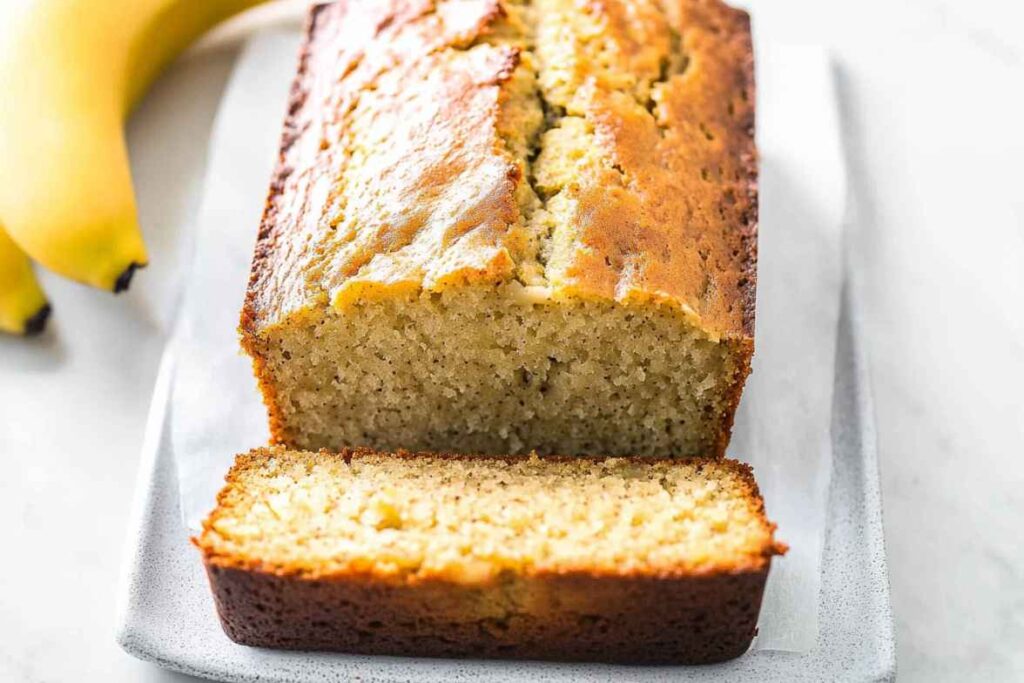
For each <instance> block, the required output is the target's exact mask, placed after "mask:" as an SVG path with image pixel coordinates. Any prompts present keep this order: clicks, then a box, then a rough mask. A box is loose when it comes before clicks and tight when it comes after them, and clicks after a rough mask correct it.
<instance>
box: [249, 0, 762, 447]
mask: <svg viewBox="0 0 1024 683" xmlns="http://www.w3.org/2000/svg"><path fill="white" fill-rule="evenodd" d="M753 121H754V83H753V73H752V53H751V41H750V33H749V24H748V18H747V16H746V14H744V13H743V12H741V11H738V10H734V9H731V8H729V7H727V6H725V5H723V4H722V3H721V2H719V1H718V0H660V1H659V0H600V1H595V2H577V1H575V0H532V2H531V1H526V0H521V1H519V2H515V1H513V0H507V1H499V0H402V1H399V0H362V1H360V0H342V1H340V2H337V3H334V4H328V5H321V6H318V7H315V8H313V10H312V13H311V18H310V21H309V25H308V33H307V37H306V40H305V43H304V46H303V48H302V52H301V60H300V65H299V70H298V75H297V77H296V80H295V83H294V86H293V89H292V100H291V106H290V110H289V113H288V117H287V120H286V123H285V132H284V137H283V141H282V147H281V156H280V163H279V166H278V169H277V171H276V175H275V177H274V179H273V182H272V186H271V191H270V196H269V199H268V202H267V206H266V211H265V215H264V217H263V221H262V225H261V229H260V232H259V238H258V242H257V245H256V251H255V256H254V259H253V265H252V275H251V281H250V285H249V291H248V296H247V299H246V301H245V306H244V310H243V313H242V322H241V332H242V337H243V345H244V347H245V348H246V349H247V351H248V353H249V354H250V355H251V356H252V358H253V361H254V368H255V373H256V375H257V377H258V379H259V384H260V387H261V389H262V392H263V395H264V398H265V402H266V404H267V407H268V409H269V414H270V422H271V430H272V433H273V436H274V438H275V440H276V441H277V442H280V443H284V444H288V445H290V446H293V447H300V448H310V449H316V448H332V449H336V448H341V447H346V446H356V445H362V446H372V447H377V448H383V449H397V448H409V449H414V450H445V451H448V450H451V451H461V452H483V453H493V454H501V453H522V452H529V451H531V450H535V451H537V452H539V453H542V454H544V453H561V454H566V455H575V454H581V453H588V452H590V453H601V454H606V455H650V456H687V455H694V454H701V455H719V454H721V453H722V451H723V450H724V448H725V446H726V444H727V442H728V439H729V433H730V428H731V425H732V420H733V414H734V411H735V409H736V405H737V402H738V401H739V396H740V392H741V390H742V386H743V383H744V380H745V378H746V375H747V373H748V368H749V362H750V357H751V354H752V351H753V325H754V277H755V262H756V256H755V232H756V209H757V200H756V163H755V150H754V140H753Z"/></svg>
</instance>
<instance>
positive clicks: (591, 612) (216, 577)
mask: <svg viewBox="0 0 1024 683" xmlns="http://www.w3.org/2000/svg"><path fill="white" fill-rule="evenodd" d="M773 532H774V525H772V524H771V523H770V522H768V521H767V520H766V519H765V516H764V507H763V504H762V501H761V498H760V496H759V494H758V490H757V485H756V484H755V483H754V480H753V477H752V475H751V472H750V469H749V467H747V466H746V465H742V464H740V463H737V462H734V461H730V460H688V459H636V458H601V459H597V458H589V457H577V458H543V459H542V458H538V457H536V456H518V457H484V456H480V457H473V456H456V455H435V454H408V453H398V454H397V455H396V454H382V453H376V452H373V451H369V450H355V451H344V452H342V453H337V454H334V453H327V452H321V453H311V452H295V451H287V450H284V449H280V448H278V449H273V448H272V449H259V450H254V451H252V452H251V453H249V454H246V455H241V456H239V457H238V459H237V461H236V463H235V466H234V468H233V469H232V470H231V472H230V473H229V475H228V477H227V486H226V487H225V488H224V489H223V490H222V491H221V493H220V495H219V496H218V504H217V508H216V509H215V510H214V511H213V512H212V513H211V514H210V516H209V517H208V519H207V520H206V521H205V523H204V525H203V531H202V533H201V535H200V536H199V537H198V538H196V539H194V542H195V543H196V545H197V546H198V547H199V548H200V549H201V551H202V553H203V557H204V560H205V564H206V568H207V572H208V575H209V579H210V583H211V586H212V588H213V594H214V597H215V599H216V604H217V609H218V612H219V614H220V618H221V622H222V624H223V626H224V630H225V631H226V632H227V634H228V635H229V636H230V637H231V638H232V639H233V640H235V641H237V642H239V643H242V644H245V645H254V646H262V647H276V648H292V649H325V650H340V651H345V652H354V653H372V654H393V655H424V656H483V657H512V658H530V659H559V660H593V661H613V662H680V663H698V662H715V661H721V660H725V659H729V658H731V657H736V656H738V655H739V654H741V653H743V652H744V651H745V650H746V649H747V647H748V646H749V644H750V641H751V639H752V638H753V636H754V633H755V627H756V624H757V617H758V610H759V609H760V604H761V595H762V591H763V589H764V584H765V579H766V577H767V575H768V568H769V564H770V562H771V558H772V556H773V555H775V554H777V553H779V552H782V551H784V547H783V546H782V545H781V544H779V543H777V542H775V541H774V539H773Z"/></svg>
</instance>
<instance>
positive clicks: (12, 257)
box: [0, 230, 50, 335]
mask: <svg viewBox="0 0 1024 683" xmlns="http://www.w3.org/2000/svg"><path fill="white" fill-rule="evenodd" d="M49 316H50V304H49V303H47V301H46V295H45V294H43V290H42V288H41V287H40V286H39V283H38V282H36V276H35V273H33V272H32V264H31V263H30V262H29V260H28V257H27V256H25V254H24V253H23V252H22V251H21V249H18V245H16V244H15V243H14V242H12V241H11V238H10V237H8V236H7V233H5V232H4V231H3V230H0V331H2V332H8V333H10V334H26V335H28V334H38V333H40V332H42V331H43V327H45V326H46V319H47V318H48V317H49Z"/></svg>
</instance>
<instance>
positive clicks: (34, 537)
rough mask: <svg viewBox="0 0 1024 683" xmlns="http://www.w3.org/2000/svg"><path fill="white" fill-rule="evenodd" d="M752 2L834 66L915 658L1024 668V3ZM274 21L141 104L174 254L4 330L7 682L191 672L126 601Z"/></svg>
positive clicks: (150, 197)
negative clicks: (224, 137)
mask: <svg viewBox="0 0 1024 683" xmlns="http://www.w3.org/2000/svg"><path fill="white" fill-rule="evenodd" d="M744 4H746V5H748V6H749V7H750V8H751V9H752V10H753V14H754V21H755V25H756V24H762V25H767V24H772V31H773V33H774V34H775V35H782V36H784V37H785V38H786V39H787V41H788V42H794V43H808V44H823V45H826V46H829V47H830V48H832V49H833V51H834V54H835V55H836V58H837V62H838V64H839V69H840V75H841V78H840V98H841V104H842V115H843V118H844V123H845V132H846V135H847V144H848V154H849V163H850V171H851V186H852V190H853V192H854V194H855V196H856V198H857V204H856V210H855V211H854V212H853V222H852V224H851V225H850V227H849V243H850V246H851V250H852V254H853V261H854V264H855V267H856V268H857V269H858V270H859V272H860V281H861V283H862V286H863V290H864V301H865V303H866V306H865V308H866V323H867V330H868V334H869V337H870V339H869V348H870V351H871V360H872V365H873V372H872V375H873V379H874V389H875V401H876V408H877V412H878V425H879V446H880V458H881V467H882V479H883V491H884V496H885V501H884V502H885V509H886V534H887V544H888V554H889V568H890V573H891V577H892V591H893V607H894V611H895V613H896V626H897V639H898V663H899V671H900V677H901V678H902V679H905V680H927V681H938V680H967V679H976V680H989V681H1009V680H1022V679H1024V647H1021V643H1024V616H1022V615H1024V532H1022V531H1021V528H1022V527H1024V399H1022V398H1021V393H1020V389H1019V385H1020V384H1021V382H1022V381H1024V316H1022V315H1021V313H1022V310H1024V34H1022V32H1021V28H1022V27H1024V5H1022V4H1021V3H1020V2H1018V1H1017V0H1005V1H1000V0H975V1H974V2H971V3H957V2H953V1H952V0H950V1H949V2H943V1H942V0H901V1H899V2H891V1H887V0H866V1H865V2H860V3H851V2H841V1H839V0H832V1H829V2H825V1H823V0H750V1H749V2H747V3H744ZM279 13H280V12H279V11H277V10H274V11H271V12H270V14H279ZM267 14H268V13H267V12H265V11H264V12H263V15H262V16H264V18H265V17H266V16H267ZM259 21H260V19H259V18H258V17H257V18H249V20H248V21H247V22H243V23H242V24H241V25H237V24H236V25H235V26H234V28H233V30H227V31H221V32H220V35H219V38H217V39H215V40H211V41H207V42H206V43H205V44H204V45H203V46H201V47H200V49H198V50H195V51H193V52H192V53H190V54H189V55H188V56H187V57H186V58H185V59H184V60H183V61H181V62H180V63H179V64H177V65H176V66H175V67H174V68H173V69H172V70H171V71H170V72H169V73H168V75H167V77H166V78H164V79H163V80H162V81H161V82H160V83H158V84H157V86H156V88H155V89H154V91H153V92H152V93H151V94H150V96H149V97H148V98H147V99H146V101H145V102H144V103H143V104H142V106H141V108H140V110H139V111H138V112H137V113H136V114H135V116H134V117H133V119H132V121H131V124H130V126H129V135H128V138H129V147H130V150H131V156H132V163H133V167H134V171H135V181H136V186H137V192H138V197H139V203H140V211H141V217H142V221H143V224H144V226H145V232H146V239H147V242H148V244H149V248H150V252H151V255H152V260H153V265H151V266H150V267H149V268H148V269H147V270H145V271H142V272H141V273H139V274H138V275H137V276H136V280H135V282H134V283H133V284H132V289H131V291H130V292H129V293H128V294H127V295H121V296H118V297H114V296H112V295H109V294H106V293H103V292H97V291H93V290H89V289H86V288H84V287H80V286H78V285H74V284H70V283H67V282H62V281H60V280H59V279H57V278H54V277H48V276H47V277H44V285H45V286H46V288H47V291H48V292H49V294H50V296H51V299H52V301H53V303H54V305H55V318H54V320H53V324H52V327H51V329H50V331H49V332H48V333H47V334H46V335H45V336H44V337H43V338H42V339H39V340H35V341H24V340H18V339H10V338H2V339H0V463H2V464H3V466H4V476H3V477H2V478H0V519H3V520H5V521H4V523H3V526H2V528H3V530H4V532H5V535H6V538H5V541H6V542H5V545H4V547H5V549H6V552H3V553H2V562H0V680H3V681H33V682H34V681H92V680H102V681H112V682H113V681H158V680H165V681H171V680H186V677H182V676H178V675H175V674H170V673H167V672H163V671H161V670H160V669H158V668H156V667H154V666H152V665H149V664H144V663H141V662H137V661H135V660H133V659H132V658H131V657H129V656H128V655H126V654H124V653H122V652H121V651H120V649H119V648H118V647H117V645H116V644H115V642H114V637H113V619H114V602H115V594H116V588H117V580H118V573H119V569H120V561H121V552H122V549H121V546H122V542H123V540H124V536H125V528H126V522H127V516H128V512H129V509H130V506H131V500H132V493H133V488H134V483H135V476H136V470H137V465H138V456H139V449H140V446H141V441H142V433H143V426H144V422H145V417H146V410H147V407H148V401H149V395H150V391H151V389H152V385H153V381H154V378H155V374H156V366H157V361H158V359H159V356H160V351H161V348H162V345H163V340H164V335H165V332H166V330H167V325H168V318H169V316H170V311H171V309H172V307H173V301H174V295H175V294H174V293H175V291H176V283H177V282H179V281H180V278H181V277H182V276H183V274H182V273H181V272H180V270H181V264H182V263H183V262H184V257H185V252H186V251H187V246H186V244H187V239H186V237H187V230H188V226H189V224H190V221H191V217H192V215H193V214H194V211H195V203H196V201H197V199H198V190H199V185H200V181H199V180H198V178H201V176H202V168H203V164H204V155H205V151H206V140H207V136H208V133H209V129H210V125H211V122H212V118H213V115H214V113H215V110H216V106H217V102H218V97H219V94H220V91H221V88H222V87H223V85H224V82H225V80H226V78H227V76H228V74H229V72H230V69H231V64H232V60H233V58H234V56H235V53H236V49H237V45H238V41H237V38H238V36H239V35H240V34H241V33H242V32H243V30H244V28H245V27H246V26H248V25H251V24H252V23H254V22H259Z"/></svg>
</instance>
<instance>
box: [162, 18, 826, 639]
mask: <svg viewBox="0 0 1024 683" xmlns="http://www.w3.org/2000/svg"><path fill="white" fill-rule="evenodd" d="M298 41H299V34H298V33H297V32H295V31H286V32H282V31H277V32H274V31H269V32H264V33H261V34H259V35H256V36H255V37H253V38H252V39H251V40H250V42H249V44H248V45H247V47H246V49H245V50H244V52H243V54H242V55H241V57H240V58H239V61H238V64H237V66H236V68H235V72H234V75H233V77H232V80H231V83H230V84H229V86H228V90H227V92H226V94H225V96H224V101H223V103H222V105H221V110H220V112H219V114H218V119H217V123H216V125H215V129H214V133H213V135H214V138H213V141H212V144H211V153H210V162H209V167H208V171H207V177H206V182H205V192H204V198H203V200H202V203H201V206H200V210H199V215H198V220H197V234H196V239H195V245H196V247H195V255H194V259H193V264H192V269H191V275H190V277H189V278H188V285H187V291H186V294H185V298H184V301H183V304H182V309H181V312H180V316H179V320H178V323H177V326H176V329H175V334H174V338H173V341H172V344H173V345H174V357H175V363H176V365H175V375H174V386H173V393H172V399H171V424H172V444H173V448H174V454H175V461H176V464H177V469H178V476H179V480H180V490H181V508H182V513H183V516H184V520H185V524H186V526H187V528H188V529H189V530H190V531H192V532H194V531H195V530H197V529H198V527H199V523H200V521H201V519H202V518H203V516H205V514H206V513H207V512H208V511H209V510H210V509H211V507H212V506H213V502H214V497H215V494H216V492H217V490H218V489H219V488H220V486H221V484H222V482H223V477H224V474H225V473H226V472H227V470H228V468H229V467H230V465H231V463H232V461H233V458H234V455H235V454H236V453H239V452H242V451H246V450H248V449H250V448H251V447H253V446H257V445H260V444H263V443H265V442H266V441H267V438H268V432H267V426H266V413H265V411H264V408H263V405H262V403H261V402H260V399H259V396H258V394H257V392H256V387H255V382H254V380H253V377H252V371H251V367H250V365H249V361H248V359H247V358H246V357H245V356H243V355H242V354H241V352H240V351H239V347H238V335H237V332H236V328H237V324H238V315H239V310H240V308H241V303H242V299H243V295H244V291H245V286H246V283H247V281H248V272H249V260H250V258H251V255H252V248H253V244H254V242H255V238H256V232H257V226H258V225H259V219H260V214H261V211H262V208H263V203H264V200H265V198H266V194H267V186H268V183H269V179H270V174H271V170H272V168H273V164H274V161H275V158H276V153H277V145H278V141H279V136H280V127H281V122H282V120H283V117H284V108H285V103H286V100H287V92H288V88H289V85H290V80H291V76H292V72H293V70H294V68H295V62H296V47H297V45H298ZM757 77H758V144H759V147H760V152H761V179H760V186H761V228H760V260H759V267H758V296H757V332H756V354H755V358H754V369H753V372H752V374H751V376H750V379H749V380H748V382H747V388H746V391H745V394H744V398H743V401H742V403H741V405H740V412H739V415H738V418H737V422H736V427H735V431H734V436H733V442H732V445H731V447H730V449H729V452H730V455H731V456H733V457H736V458H739V459H741V460H746V461H747V462H750V463H751V464H752V465H754V468H755V473H756V476H757V479H758V481H759V483H760V486H761V491H762V493H763V494H764V497H765V500H766V503H767V507H768V513H769V515H770V516H771V517H772V518H773V519H774V520H775V521H777V522H778V525H779V531H778V536H779V538H781V539H782V540H784V541H786V542H787V543H789V544H790V546H791V549H790V551H789V554H788V555H786V556H785V557H784V558H782V559H779V560H777V561H776V562H775V563H774V564H773V567H772V573H771V577H770V579H769V585H768V588H767V593H766V595H765V601H764V607H763V610H762V617H761V625H760V635H759V636H758V639H757V641H756V643H755V647H756V648H759V649H774V650H788V651H796V652H800V651H805V650H808V649H810V648H811V647H813V646H814V644H815V642H816V638H817V633H818V626H817V608H818V584H819V573H820V572H819V565H820V555H821V546H822V539H823V530H824V524H825V505H826V493H827V487H828V480H829V474H830V468H831V440H830V433H829V432H830V430H829V427H830V416H831V403H832V384H833V376H834V367H833V366H834V353H835V335H836V325H837V320H838V305H839V286H840V277H841V273H840V257H839V245H840V239H839V236H840V233H839V226H840V216H841V210H842V202H843V199H844V192H845V188H844V176H843V163H842V157H841V151H840V149H841V147H840V139H839V128H838V123H837V115H836V109H835V104H834V96H833V85H832V78H831V69H830V66H829V63H828V60H827V58H826V56H825V55H824V54H823V53H822V52H821V51H819V50H816V49H812V48H782V47H775V46H771V45H765V44H764V43H763V42H762V43H761V44H759V45H758V62H757Z"/></svg>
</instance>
